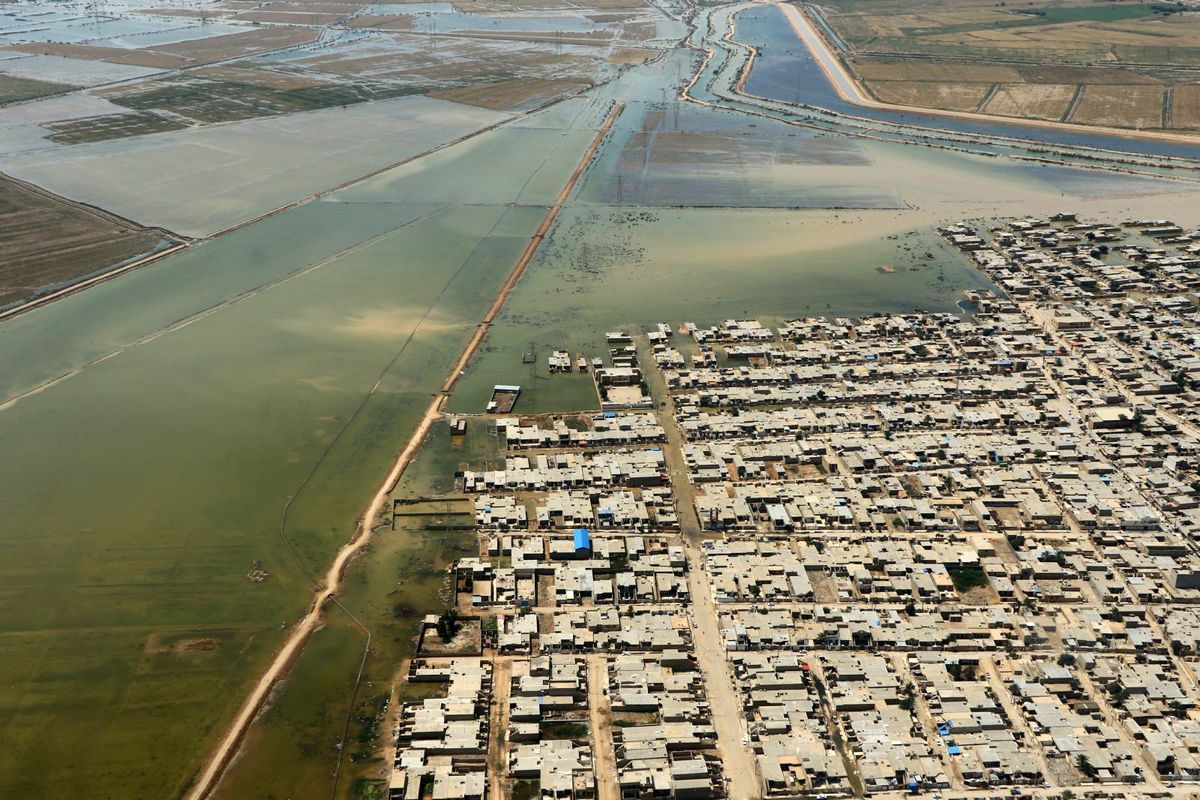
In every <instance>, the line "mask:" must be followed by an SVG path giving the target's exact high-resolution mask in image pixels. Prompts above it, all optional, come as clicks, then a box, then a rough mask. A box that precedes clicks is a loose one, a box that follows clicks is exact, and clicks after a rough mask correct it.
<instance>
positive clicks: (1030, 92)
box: [816, 0, 1200, 130]
mask: <svg viewBox="0 0 1200 800" xmlns="http://www.w3.org/2000/svg"><path fill="white" fill-rule="evenodd" d="M816 7H817V9H818V11H817V12H816V16H818V17H819V20H820V21H821V22H822V23H824V24H826V25H828V29H827V33H828V34H829V38H830V39H831V41H833V42H834V44H835V45H837V46H838V47H839V48H840V49H841V50H842V51H843V58H844V60H845V61H846V63H847V65H848V66H849V67H850V69H851V70H852V71H853V72H854V73H855V74H856V75H857V77H858V78H859V79H860V81H862V82H863V84H864V85H865V87H866V88H867V90H868V91H869V92H870V93H871V94H873V95H874V96H875V97H877V98H878V99H879V100H881V101H884V102H890V103H898V104H899V103H903V104H906V105H916V106H923V107H928V108H944V109H951V110H960V111H975V110H978V111H981V112H983V113H986V114H995V115H998V116H1008V117H1018V118H1026V119H1039V120H1056V121H1058V120H1063V121H1071V122H1076V123H1080V124H1085V125H1104V126H1109V127H1118V128H1161V127H1163V125H1164V123H1165V124H1166V125H1168V126H1169V127H1174V128H1178V129H1181V130H1186V129H1187V128H1188V126H1189V123H1188V120H1189V115H1188V114H1187V112H1186V103H1187V100H1186V97H1187V96H1188V95H1189V92H1188V91H1184V92H1183V95H1182V96H1183V97H1184V98H1185V100H1184V108H1183V111H1184V113H1183V114H1181V115H1178V120H1176V116H1177V115H1175V114H1167V115H1165V116H1164V114H1163V113H1162V109H1161V108H1160V109H1158V110H1157V111H1155V109H1154V108H1153V106H1154V102H1155V101H1154V99H1153V98H1154V97H1155V96H1157V97H1158V99H1159V104H1160V105H1161V104H1162V97H1163V94H1162V93H1163V89H1165V88H1167V87H1176V88H1182V87H1186V86H1188V85H1190V84H1194V83H1196V82H1198V81H1200V10H1197V9H1196V7H1195V6H1185V5H1181V4H1178V3H1174V2H1161V3H1154V2H1126V0H1114V2H1105V3H1097V2H1095V1H1094V0H1067V2H1057V0H1056V1H1055V2H1050V0H1033V2H1030V3H1023V4H1021V5H1020V6H1006V5H1004V4H1002V3H996V2H984V1H983V0H967V1H966V2H961V3H954V4H951V5H948V4H945V3H939V2H934V0H882V2H869V3H868V2H865V1H864V0H827V1H826V2H821V3H818V4H817V5H816ZM829 31H832V33H829ZM917 84H925V85H923V86H922V85H917ZM976 84H977V85H978V86H976ZM979 87H982V94H981V95H980V97H981V100H983V101H984V102H982V103H981V104H980V105H979V106H978V107H977V108H973V107H970V98H972V97H974V96H975V94H976V92H977V91H979V90H980V89H979ZM1106 99H1111V100H1113V102H1112V103H1111V104H1110V105H1109V106H1108V107H1102V103H1103V102H1104V101H1105V100H1106ZM1076 101H1078V102H1077V103H1076ZM1076 105H1078V107H1076ZM1068 118H1069V120H1068Z"/></svg>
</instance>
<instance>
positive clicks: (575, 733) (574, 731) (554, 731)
mask: <svg viewBox="0 0 1200 800" xmlns="http://www.w3.org/2000/svg"><path fill="white" fill-rule="evenodd" d="M587 737H588V726H587V725H584V724H583V723H581V722H544V723H542V738H543V739H586V738H587Z"/></svg>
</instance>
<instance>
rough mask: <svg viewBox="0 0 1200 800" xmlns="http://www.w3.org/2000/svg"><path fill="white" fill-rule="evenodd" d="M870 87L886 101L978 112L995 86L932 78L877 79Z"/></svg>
mask: <svg viewBox="0 0 1200 800" xmlns="http://www.w3.org/2000/svg"><path fill="white" fill-rule="evenodd" d="M870 87H871V91H872V93H873V94H874V95H875V96H876V97H878V98H879V99H880V100H882V101H883V102H885V103H895V104H896V105H902V106H924V107H926V108H945V109H949V110H950V111H974V110H975V109H976V108H978V107H979V104H980V103H981V102H983V99H984V98H985V97H987V94H988V92H990V91H991V86H989V85H987V84H982V83H949V82H946V83H941V82H938V83H933V82H929V81H874V82H872V83H871V84H870Z"/></svg>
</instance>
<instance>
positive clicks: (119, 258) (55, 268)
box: [0, 176, 167, 307]
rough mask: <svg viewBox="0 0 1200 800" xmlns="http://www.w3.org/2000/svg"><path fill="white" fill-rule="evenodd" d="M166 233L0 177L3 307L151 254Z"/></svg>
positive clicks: (0, 290)
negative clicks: (132, 223) (46, 289)
mask: <svg viewBox="0 0 1200 800" xmlns="http://www.w3.org/2000/svg"><path fill="white" fill-rule="evenodd" d="M166 241H167V240H166V239H165V237H163V236H162V235H161V234H159V233H156V232H154V231H148V230H144V229H142V228H139V227H137V226H136V225H130V224H126V223H124V222H122V221H120V220H117V219H115V218H112V217H110V216H108V215H105V214H100V213H98V212H95V211H92V210H91V209H85V208H81V207H79V206H77V205H75V204H73V203H70V202H68V201H66V200H62V199H61V198H56V197H53V196H50V195H48V194H46V193H44V192H39V191H35V190H33V189H31V188H28V187H26V186H24V185H22V184H20V183H17V182H14V181H12V180H9V179H8V178H5V177H3V176H0V307H3V306H6V305H9V304H12V303H14V302H17V301H20V300H24V299H26V298H28V297H29V296H31V295H32V294H34V293H35V292H36V291H37V290H38V289H41V288H43V287H48V286H56V285H61V284H64V283H69V282H71V281H73V280H76V279H79V278H81V277H83V276H85V275H88V274H90V273H93V272H96V271H98V270H101V269H103V268H105V267H111V266H114V265H116V264H120V263H121V262H123V261H127V260H129V259H131V258H134V257H136V256H139V255H142V254H144V253H148V252H150V251H152V250H154V249H155V248H157V247H160V246H162V245H164V244H165V243H166Z"/></svg>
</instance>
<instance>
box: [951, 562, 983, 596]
mask: <svg viewBox="0 0 1200 800" xmlns="http://www.w3.org/2000/svg"><path fill="white" fill-rule="evenodd" d="M947 571H948V572H949V573H950V580H952V581H954V588H955V589H958V591H960V592H969V591H970V590H972V589H982V588H984V587H986V586H988V585H989V583H990V582H989V581H988V576H987V573H985V572H984V571H983V569H982V568H980V567H949V568H948V569H947Z"/></svg>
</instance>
